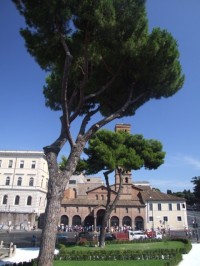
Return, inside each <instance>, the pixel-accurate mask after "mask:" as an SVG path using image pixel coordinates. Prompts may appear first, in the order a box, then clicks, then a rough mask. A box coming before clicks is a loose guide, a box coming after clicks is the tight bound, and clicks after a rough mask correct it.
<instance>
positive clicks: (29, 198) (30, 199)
mask: <svg viewBox="0 0 200 266" xmlns="http://www.w3.org/2000/svg"><path fill="white" fill-rule="evenodd" d="M31 204H32V197H31V196H28V198H27V205H29V206H30V205H31Z"/></svg>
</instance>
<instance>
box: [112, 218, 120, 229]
mask: <svg viewBox="0 0 200 266" xmlns="http://www.w3.org/2000/svg"><path fill="white" fill-rule="evenodd" d="M110 225H111V226H113V227H115V226H119V218H118V217H117V216H112V217H111V219H110Z"/></svg>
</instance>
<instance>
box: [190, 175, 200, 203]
mask: <svg viewBox="0 0 200 266" xmlns="http://www.w3.org/2000/svg"><path fill="white" fill-rule="evenodd" d="M191 182H192V183H193V184H194V195H195V197H196V200H197V202H200V176H195V177H193V178H192V181H191Z"/></svg>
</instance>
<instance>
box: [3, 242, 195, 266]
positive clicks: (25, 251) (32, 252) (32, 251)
mask: <svg viewBox="0 0 200 266" xmlns="http://www.w3.org/2000/svg"><path fill="white" fill-rule="evenodd" d="M55 252H57V251H55ZM38 254H39V248H17V252H16V254H15V256H14V257H12V258H10V259H5V260H2V261H0V266H2V265H4V264H5V263H9V262H10V263H14V262H16V263H18V262H21V261H30V260H31V259H34V258H37V256H38ZM199 254H200V244H192V250H191V251H190V253H189V254H186V255H183V260H182V261H181V262H180V263H179V265H178V266H199V265H200V256H199Z"/></svg>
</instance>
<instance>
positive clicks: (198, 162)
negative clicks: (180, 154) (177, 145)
mask: <svg viewBox="0 0 200 266" xmlns="http://www.w3.org/2000/svg"><path fill="white" fill-rule="evenodd" d="M183 159H184V160H185V162H186V163H187V164H189V165H192V166H194V167H195V168H196V169H200V160H197V159H195V158H192V157H190V156H184V158H183Z"/></svg>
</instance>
